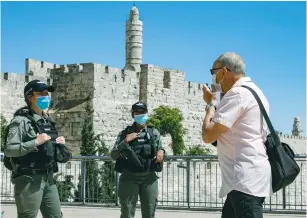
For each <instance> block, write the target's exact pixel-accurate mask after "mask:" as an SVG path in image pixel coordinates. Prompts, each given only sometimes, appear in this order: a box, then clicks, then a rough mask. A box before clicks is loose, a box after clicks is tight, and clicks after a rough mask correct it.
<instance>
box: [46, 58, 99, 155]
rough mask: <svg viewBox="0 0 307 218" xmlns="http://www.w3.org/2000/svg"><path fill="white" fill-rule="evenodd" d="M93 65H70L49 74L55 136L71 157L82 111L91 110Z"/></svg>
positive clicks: (78, 141) (78, 139) (75, 150)
mask: <svg viewBox="0 0 307 218" xmlns="http://www.w3.org/2000/svg"><path fill="white" fill-rule="evenodd" d="M94 66H95V65H94V64H93V63H87V64H71V65H66V66H64V65H63V66H61V67H60V68H56V69H53V70H51V76H52V85H54V86H55V87H56V91H55V92H54V93H52V104H53V106H52V110H51V111H50V114H52V117H53V119H54V120H55V121H56V124H57V127H58V130H59V134H60V135H61V136H64V137H65V139H66V142H67V145H68V146H69V148H70V149H71V150H72V151H73V153H74V154H79V153H80V146H81V136H82V135H81V132H82V128H83V124H84V120H85V118H86V116H87V113H86V111H85V107H86V105H87V103H89V104H90V105H91V106H92V105H93V104H92V98H93V95H94Z"/></svg>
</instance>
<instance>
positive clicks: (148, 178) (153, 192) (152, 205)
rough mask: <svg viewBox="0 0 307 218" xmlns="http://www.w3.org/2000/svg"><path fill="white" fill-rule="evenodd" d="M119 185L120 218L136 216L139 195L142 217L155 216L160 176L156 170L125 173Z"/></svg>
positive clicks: (151, 217) (121, 176)
mask: <svg viewBox="0 0 307 218" xmlns="http://www.w3.org/2000/svg"><path fill="white" fill-rule="evenodd" d="M118 186H119V187H118V197H119V202H120V205H121V216H120V218H134V216H135V209H136V204H137V201H138V197H139V196H140V203H141V213H142V218H155V211H156V205H157V197H158V177H157V175H156V173H155V172H149V173H139V174H130V173H123V174H121V175H120V178H119V184H118Z"/></svg>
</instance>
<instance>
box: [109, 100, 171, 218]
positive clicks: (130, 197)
mask: <svg viewBox="0 0 307 218" xmlns="http://www.w3.org/2000/svg"><path fill="white" fill-rule="evenodd" d="M131 112H132V117H133V118H134V121H135V122H134V123H133V125H131V126H128V127H127V128H126V129H124V130H123V131H122V132H121V133H120V134H119V135H118V137H117V140H116V143H115V146H114V148H113V149H112V151H111V157H112V158H113V159H114V160H116V165H115V170H116V171H117V172H120V173H121V175H120V178H119V187H118V188H119V190H118V196H119V200H120V204H121V216H120V217H121V218H133V217H134V215H135V208H136V203H137V201H138V196H140V202H141V212H142V218H154V217H155V210H156V203H157V196H158V180H157V178H158V177H157V175H156V172H161V171H162V166H163V160H164V158H165V150H164V149H163V148H162V144H161V140H160V133H159V132H158V130H156V129H154V128H152V127H150V126H148V125H147V124H146V122H147V120H148V115H147V112H148V111H147V106H146V104H144V103H142V102H137V103H135V104H134V105H133V106H132V110H131Z"/></svg>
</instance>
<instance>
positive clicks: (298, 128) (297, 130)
mask: <svg viewBox="0 0 307 218" xmlns="http://www.w3.org/2000/svg"><path fill="white" fill-rule="evenodd" d="M302 132H303V130H302V129H301V123H300V118H299V117H295V118H294V123H293V130H292V135H293V136H301V133H302Z"/></svg>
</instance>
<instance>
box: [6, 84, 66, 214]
mask: <svg viewBox="0 0 307 218" xmlns="http://www.w3.org/2000/svg"><path fill="white" fill-rule="evenodd" d="M53 91H54V87H52V86H48V85H46V84H45V83H44V82H42V81H39V80H33V81H31V82H29V83H28V84H27V85H26V86H25V88H24V97H25V101H26V103H27V106H26V107H23V108H20V109H19V110H17V111H16V112H15V114H14V118H13V119H12V121H11V123H10V124H9V126H8V131H7V134H6V143H5V147H4V154H5V159H4V162H5V166H6V167H7V168H8V169H10V170H12V180H11V181H12V183H13V184H14V196H15V202H16V206H17V214H18V218H36V217H37V214H38V210H39V209H40V211H41V213H42V215H43V217H44V218H51V217H52V218H60V217H62V212H61V208H60V199H59V194H58V190H57V187H56V185H55V183H54V180H53V173H55V172H57V171H58V165H57V158H56V155H55V151H56V150H55V149H56V146H55V145H62V146H65V138H64V137H58V135H57V134H58V133H57V131H56V128H55V125H54V122H53V121H52V120H51V119H50V118H49V116H48V115H47V114H46V113H45V112H44V110H46V109H47V108H48V106H49V104H50V97H49V92H53ZM62 148H63V147H62ZM63 162H67V160H66V161H63Z"/></svg>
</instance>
